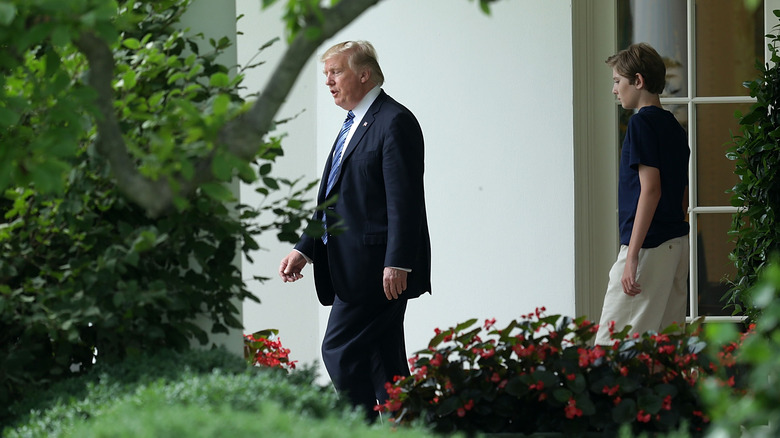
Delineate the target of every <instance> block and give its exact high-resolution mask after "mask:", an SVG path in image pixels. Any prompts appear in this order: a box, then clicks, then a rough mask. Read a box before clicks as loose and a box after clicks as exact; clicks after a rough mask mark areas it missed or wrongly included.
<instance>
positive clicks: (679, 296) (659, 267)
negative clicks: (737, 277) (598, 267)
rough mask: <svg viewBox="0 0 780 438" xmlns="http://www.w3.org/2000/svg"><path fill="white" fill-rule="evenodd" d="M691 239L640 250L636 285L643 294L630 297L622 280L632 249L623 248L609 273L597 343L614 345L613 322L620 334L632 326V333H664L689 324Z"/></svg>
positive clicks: (669, 241)
mask: <svg viewBox="0 0 780 438" xmlns="http://www.w3.org/2000/svg"><path fill="white" fill-rule="evenodd" d="M688 245H689V244H688V236H683V237H677V238H674V239H671V240H667V241H666V242H664V243H662V244H660V245H658V246H657V247H656V248H642V249H640V250H639V265H638V267H637V273H636V282H637V283H639V285H640V288H641V289H642V292H641V293H640V294H638V295H636V296H633V297H632V296H629V295H626V294H625V293H624V292H623V285H622V284H621V283H620V279H621V277H622V276H623V270H624V269H625V266H626V255H627V253H628V246H626V245H621V247H620V253H619V254H618V258H617V261H616V262H615V264H614V265H613V266H612V269H611V270H610V271H609V285H608V286H607V294H606V295H605V296H604V307H603V308H602V311H601V321H600V322H599V331H598V333H597V334H596V344H600V345H611V344H612V342H613V341H611V340H610V338H609V323H610V321H615V331H616V332H619V331H621V330H623V328H625V326H627V325H631V327H632V328H631V331H630V333H631V334H634V333H640V334H641V333H644V332H646V331H649V330H652V331H655V332H660V331H662V330H663V329H665V328H666V327H668V326H670V325H671V324H672V323H675V322H676V323H677V324H679V325H680V326H683V325H684V324H685V308H686V303H687V298H688V282H687V280H688V253H689V250H690V249H689V246H688Z"/></svg>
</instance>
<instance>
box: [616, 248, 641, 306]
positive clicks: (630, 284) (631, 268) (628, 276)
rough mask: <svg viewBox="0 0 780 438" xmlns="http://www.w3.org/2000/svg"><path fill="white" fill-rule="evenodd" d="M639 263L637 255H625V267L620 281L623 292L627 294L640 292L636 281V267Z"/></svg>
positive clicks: (631, 294) (632, 294)
mask: <svg viewBox="0 0 780 438" xmlns="http://www.w3.org/2000/svg"><path fill="white" fill-rule="evenodd" d="M638 264H639V257H630V256H629V257H627V258H626V267H625V268H624V269H623V277H622V278H621V279H620V283H622V284H623V293H625V294H626V295H628V296H631V297H633V296H636V295H639V293H641V292H642V289H640V287H639V283H637V282H636V267H637V265H638Z"/></svg>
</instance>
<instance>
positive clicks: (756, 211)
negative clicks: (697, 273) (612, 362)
mask: <svg viewBox="0 0 780 438" xmlns="http://www.w3.org/2000/svg"><path fill="white" fill-rule="evenodd" d="M774 14H775V16H777V17H780V11H777V10H776V11H774ZM774 29H775V33H774V34H769V35H767V39H768V41H769V43H768V47H769V50H770V52H771V59H770V62H771V64H766V65H763V64H762V63H761V62H757V63H756V68H757V69H758V71H759V72H760V73H761V75H760V77H758V78H757V79H755V80H752V81H749V82H745V86H746V87H748V88H749V89H750V96H751V97H754V98H755V99H756V102H755V103H754V104H753V106H752V107H751V108H750V111H749V112H748V113H747V114H745V115H742V114H740V113H739V112H737V117H738V118H739V125H740V135H737V136H734V138H733V145H732V146H731V147H730V148H729V150H728V153H727V157H728V158H729V159H731V160H734V164H735V169H736V170H735V172H736V174H737V176H738V177H739V182H738V183H737V184H736V185H735V186H734V187H733V189H732V190H731V193H732V196H731V205H733V206H734V207H740V210H739V211H738V212H737V213H735V214H734V217H733V221H732V225H731V233H732V234H733V235H734V236H735V237H736V244H735V248H734V250H733V251H732V253H731V255H730V258H731V260H732V261H733V262H734V264H735V266H736V273H735V275H734V278H731V279H730V285H731V289H730V290H729V293H728V294H727V296H726V297H725V298H726V299H727V300H728V303H729V304H730V305H732V306H733V308H734V313H743V312H744V314H746V315H747V316H748V317H749V318H751V319H755V318H756V317H757V316H758V314H760V309H759V308H757V307H755V306H752V305H750V304H749V303H751V302H752V300H751V299H750V296H749V294H750V290H751V287H752V286H753V285H755V284H756V282H757V280H758V276H759V272H760V271H761V270H762V269H763V268H764V266H765V265H766V264H767V262H768V260H769V258H770V256H771V255H772V254H773V253H775V252H777V251H778V250H780V224H779V223H778V213H779V212H780V175H779V174H778V171H777V169H778V168H780V141H779V140H778V139H779V138H780V114H778V111H777V108H778V106H780V68H778V65H779V63H780V55H778V47H777V45H778V42H780V35H779V34H778V33H777V29H778V26H775V28H774ZM745 303H747V307H745Z"/></svg>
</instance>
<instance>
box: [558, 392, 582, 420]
mask: <svg viewBox="0 0 780 438" xmlns="http://www.w3.org/2000/svg"><path fill="white" fill-rule="evenodd" d="M563 411H564V412H565V413H566V418H568V419H570V420H571V419H574V418H575V417H582V409H580V408H578V407H577V401H576V400H574V398H573V397H572V398H569V401H568V402H567V403H566V407H565V408H563Z"/></svg>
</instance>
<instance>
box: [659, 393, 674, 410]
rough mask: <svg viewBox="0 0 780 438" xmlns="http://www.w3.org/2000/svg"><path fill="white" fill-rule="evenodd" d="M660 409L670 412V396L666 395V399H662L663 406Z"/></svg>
mask: <svg viewBox="0 0 780 438" xmlns="http://www.w3.org/2000/svg"><path fill="white" fill-rule="evenodd" d="M661 409H664V410H666V411H671V410H672V396H671V395H667V396H666V397H664V402H663V405H662V406H661Z"/></svg>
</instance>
